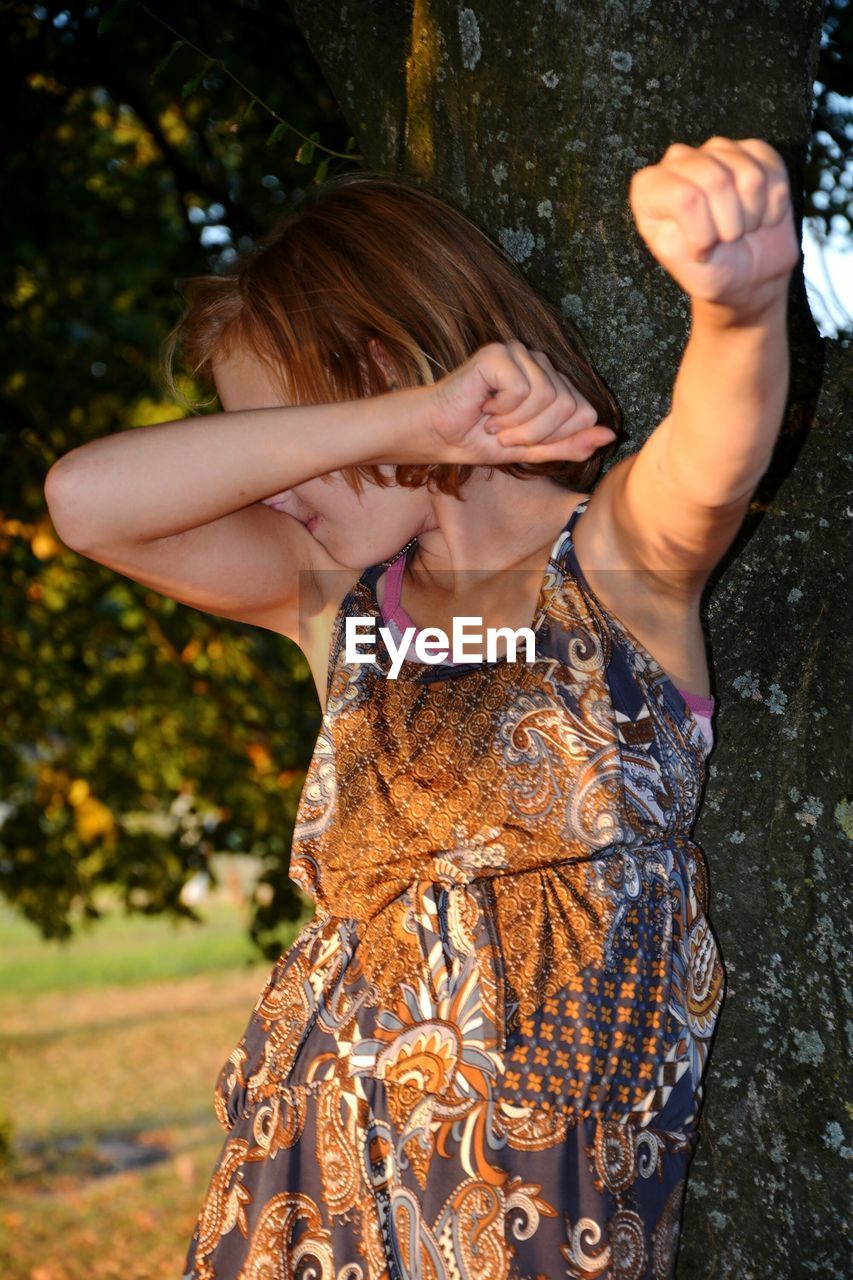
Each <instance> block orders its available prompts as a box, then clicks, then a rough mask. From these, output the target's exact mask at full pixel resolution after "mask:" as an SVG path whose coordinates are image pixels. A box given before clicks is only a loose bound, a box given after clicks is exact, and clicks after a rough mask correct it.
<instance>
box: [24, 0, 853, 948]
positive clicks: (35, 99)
mask: <svg viewBox="0 0 853 1280" xmlns="http://www.w3.org/2000/svg"><path fill="white" fill-rule="evenodd" d="M3 12H4V17H5V28H6V40H5V57H6V72H5V81H6V83H7V84H8V85H9V87H10V88H9V91H10V94H11V103H10V110H9V111H8V112H7V119H8V120H11V121H14V128H13V129H12V130H11V131H10V135H9V137H8V150H7V156H8V158H7V162H6V172H7V178H8V182H7V192H8V195H7V199H6V201H5V202H4V206H3V219H4V241H5V248H6V254H5V258H4V264H3V268H2V270H3V296H4V300H5V302H6V314H5V319H4V335H5V352H6V361H5V369H4V373H3V381H2V389H1V390H0V396H2V401H1V402H2V428H0V431H2V435H0V440H2V451H3V466H2V470H0V553H1V554H2V556H3V559H4V568H5V574H4V582H5V584H6V589H5V590H4V591H3V593H2V596H0V627H2V639H3V644H2V667H0V685H1V686H2V692H0V709H1V710H2V714H0V777H2V791H1V792H0V806H2V807H1V808H0V821H2V827H0V890H2V893H3V894H4V896H5V898H6V899H7V900H8V901H9V902H10V903H12V904H14V905H15V906H16V907H17V908H18V909H19V910H20V911H21V912H22V913H23V914H25V915H26V916H27V917H28V918H29V919H30V920H31V921H33V922H35V923H36V924H37V925H38V926H39V927H40V928H41V929H42V931H43V933H44V935H45V937H48V938H57V939H58V938H63V937H67V936H70V934H72V933H73V931H74V929H75V927H76V926H78V925H79V924H80V923H81V922H84V921H85V920H86V919H87V918H91V917H94V916H96V915H97V912H98V908H97V905H96V899H97V896H98V892H99V890H100V889H101V888H102V887H105V886H108V887H110V888H111V889H115V890H117V891H118V893H119V895H120V898H121V900H123V902H124V903H125V904H126V907H127V909H128V910H131V911H144V912H153V913H158V912H169V913H172V914H174V915H183V916H186V915H193V914H194V913H193V909H192V908H191V907H190V906H188V905H186V904H185V903H184V902H183V901H182V900H181V896H180V895H181V889H182V887H183V885H184V883H185V882H186V881H187V879H188V878H189V877H190V876H191V875H192V874H193V873H194V872H196V871H197V870H198V869H200V868H202V867H204V866H205V865H206V863H207V859H208V856H209V854H210V853H211V852H213V851H214V850H232V851H240V852H251V853H254V854H256V855H258V856H260V857H261V858H262V859H263V861H264V874H263V875H262V878H261V881H260V883H259V887H258V890H257V892H256V902H255V904H254V921H253V925H252V935H253V937H254V938H255V940H256V942H257V943H258V946H259V947H260V948H261V949H262V951H263V953H264V954H265V955H266V956H268V957H270V958H275V957H276V956H277V955H278V954H279V951H280V936H279V933H278V931H277V930H278V926H280V924H281V922H282V921H283V920H285V919H293V918H295V917H296V916H298V915H299V913H300V912H301V911H304V909H305V906H306V903H305V900H304V899H302V898H301V895H300V893H299V891H298V890H297V889H296V887H295V886H294V885H293V884H292V883H291V882H290V881H289V880H288V879H287V862H288V853H289V847H290V838H291V833H292V824H293V818H294V814H295V808H296V802H297V799H298V796H299V792H300V788H301V784H302V779H303V776H304V769H305V767H306V765H307V762H308V759H309V758H310V753H311V749H312V746H313V743H314V739H315V737H316V732H317V729H318V726H319V721H320V710H319V706H318V702H317V698H316V693H315V690H314V685H313V681H312V679H311V675H310V672H309V670H308V666H307V664H306V662H305V660H304V658H303V657H302V654H301V652H300V651H299V649H298V648H297V646H296V645H294V644H292V643H291V642H290V641H288V640H286V639H283V638H280V637H277V636H275V635H273V634H272V633H270V632H264V631H261V630H258V629H253V628H249V627H245V626H240V625H239V624H236V623H230V622H226V621H223V620H221V619H219V618H215V617H213V616H211V615H206V614H203V613H201V612H198V611H194V610H191V609H189V608H186V607H184V606H181V605H178V604H176V603H175V602H174V601H170V600H168V599H166V598H164V597H162V596H159V595H157V594H156V593H153V592H150V591H147V590H145V589H144V588H142V587H140V586H138V585H137V584H136V583H134V582H132V581H130V580H129V579H125V578H122V577H121V575H119V574H116V573H115V572H113V571H111V570H107V569H104V568H102V567H100V566H98V565H96V564H94V563H92V562H91V561H87V560H85V559H84V558H82V557H80V556H78V555H76V554H74V553H73V552H70V551H68V550H67V549H66V548H65V547H64V546H63V545H62V544H60V543H59V542H58V541H57V539H56V538H55V536H54V535H53V533H52V529H51V525H50V521H49V518H48V515H47V512H46V508H45V504H44V497H43V488H42V486H43V482H44V477H45V475H46V472H47V470H48V469H49V467H50V466H51V464H52V463H53V462H54V461H55V460H56V459H57V458H58V457H59V456H61V455H62V454H64V453H66V452H68V451H69V450H70V449H72V448H74V447H75V446H77V445H80V444H82V443H84V442H85V441H87V440H90V439H93V438H95V437H98V436H102V435H105V434H107V433H111V432H115V431H119V430H124V429H127V428H128V427H131V426H133V425H137V424H139V425H142V424H146V423H153V422H162V421H169V420H171V419H175V418H179V417H182V416H184V411H183V410H182V409H181V408H180V407H179V406H176V405H174V404H171V403H169V402H168V400H167V399H165V398H164V394H163V391H162V389H161V383H160V377H159V369H158V357H159V350H160V344H161V342H162V340H163V338H164V337H165V335H166V333H167V332H168V330H169V328H170V327H171V326H172V324H173V323H174V322H175V320H176V319H177V316H178V314H179V312H180V305H181V304H180V298H179V296H178V293H177V291H176V283H177V281H178V280H180V279H181V278H183V277H186V276H189V275H192V274H196V273H198V272H206V271H211V270H213V271H216V270H218V269H221V268H222V267H223V266H224V265H225V264H227V263H228V262H229V261H230V260H231V259H232V258H233V257H234V256H235V254H237V253H239V252H242V251H244V250H245V249H247V248H248V247H250V246H251V245H252V244H253V243H254V242H255V240H256V239H257V238H258V236H259V235H260V234H262V233H263V232H264V231H265V230H266V229H267V228H268V227H269V226H270V225H271V224H272V223H273V222H274V221H276V219H277V218H278V217H280V216H281V214H282V212H284V211H285V210H286V209H287V208H289V207H293V206H296V205H298V203H299V201H300V199H301V198H303V197H304V190H305V187H306V185H307V184H309V183H312V182H318V181H322V180H323V178H324V177H325V176H326V175H327V174H330V173H334V172H339V171H341V170H346V169H351V168H353V167H354V166H357V165H358V164H359V162H360V159H361V158H360V157H359V156H357V155H356V154H355V140H354V139H353V138H352V137H351V135H350V131H349V129H348V127H347V124H346V122H345V120H344V118H343V115H342V113H341V111H340V110H339V108H338V107H337V105H336V103H335V101H334V100H333V98H332V96H331V94H330V91H329V89H328V88H327V86H326V84H325V81H324V79H323V77H322V75H321V74H320V72H319V70H318V67H317V64H316V62H315V60H314V58H313V56H312V54H311V52H310V50H309V48H308V46H307V44H306V43H305V40H304V39H303V37H302V36H301V35H300V32H299V29H298V28H297V26H296V24H295V22H294V20H293V18H292V17H291V16H290V14H289V13H288V11H286V10H285V9H284V8H283V7H281V6H278V5H271V4H265V3H262V0H242V2H241V0H199V2H198V3H195V4H193V5H192V6H184V7H180V6H174V5H172V6H166V5H163V4H159V5H157V6H156V7H155V6H154V5H146V4H142V3H137V2H136V0H118V3H115V4H113V5H112V6H105V5H103V4H101V5H83V4H73V5H48V4H36V5H30V4H6V5H4V6H3ZM852 44H853V38H851V10H850V8H849V6H848V5H847V4H841V3H837V2H836V3H831V4H828V5H827V7H826V10H825V27H824V40H823V45H822V50H821V64H820V70H819V83H818V86H817V96H816V112H815V119H814V128H815V134H814V140H813V146H812V151H811V155H810V167H809V170H808V182H809V190H808V191H807V193H806V206H805V213H806V215H807V216H810V217H814V218H815V219H816V220H818V222H820V221H821V220H823V222H824V223H825V224H828V220H829V219H830V218H832V217H833V216H837V215H846V216H847V217H848V218H849V217H850V216H851V188H850V170H849V167H848V162H849V154H850V135H851V133H853V124H851V119H850V112H849V106H850V104H849V101H848V102H847V103H846V104H845V103H844V102H843V101H842V99H841V98H840V97H838V95H840V94H850V93H851V90H853V86H851V60H850V50H851V45H852ZM197 390H198V389H197V388H193V387H191V386H190V385H189V383H188V382H187V384H186V391H187V393H188V394H190V395H194V394H196V393H197ZM216 407H218V406H217V405H216V403H215V402H214V403H212V404H211V405H209V406H208V408H210V409H214V408H216ZM188 483H190V480H189V478H188Z"/></svg>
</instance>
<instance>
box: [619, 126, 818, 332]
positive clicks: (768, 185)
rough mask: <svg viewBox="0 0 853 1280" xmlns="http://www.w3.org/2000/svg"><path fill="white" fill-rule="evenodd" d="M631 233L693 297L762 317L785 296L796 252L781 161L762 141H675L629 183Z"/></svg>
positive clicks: (787, 191) (749, 139)
mask: <svg viewBox="0 0 853 1280" xmlns="http://www.w3.org/2000/svg"><path fill="white" fill-rule="evenodd" d="M630 200H631V209H632V211H633V214H634V220H635V222H636V224H637V230H638V231H639V233H640V235H641V236H642V238H643V240H644V241H645V242H646V244H647V245H648V247H649V249H650V251H651V252H652V253H653V254H654V256H655V257H656V258H657V260H658V262H660V263H661V265H662V266H664V267H665V268H666V270H667V271H668V272H669V274H670V275H671V276H672V278H673V279H674V280H675V281H676V283H677V284H679V285H680V286H681V288H682V289H684V291H685V292H686V293H689V294H690V295H691V297H694V298H699V299H702V300H703V301H706V302H713V303H719V304H721V305H723V306H726V307H730V308H732V309H734V310H735V311H738V312H740V311H743V312H745V313H750V312H759V311H761V310H762V309H763V307H765V306H767V305H769V304H770V303H772V302H774V301H775V300H777V299H778V298H779V297H780V296H783V295H785V294H786V293H787V289H788V277H789V275H790V273H791V271H792V270H793V268H794V266H795V265H796V264H797V262H798V261H799V256H800V249H799V245H798V243H797V235H796V230H795V227H794V217H793V211H792V208H791V190H790V184H789V181H788V172H787V169H786V168H785V162H784V160H783V159H782V157H781V156H780V155H779V152H778V151H776V150H774V148H773V147H771V146H770V144H769V143H767V142H763V141H762V140H761V139H760V138H744V139H742V140H740V141H734V140H732V139H731V138H720V137H713V138H709V139H708V140H707V142H703V143H702V145H701V147H689V146H687V144H686V143H683V142H674V143H673V144H672V146H670V147H667V149H666V151H665V153H664V156H663V159H662V160H661V161H660V163H659V164H655V165H648V166H647V167H646V168H645V169H640V170H638V172H636V173H635V174H634V175H633V177H632V178H631V188H630Z"/></svg>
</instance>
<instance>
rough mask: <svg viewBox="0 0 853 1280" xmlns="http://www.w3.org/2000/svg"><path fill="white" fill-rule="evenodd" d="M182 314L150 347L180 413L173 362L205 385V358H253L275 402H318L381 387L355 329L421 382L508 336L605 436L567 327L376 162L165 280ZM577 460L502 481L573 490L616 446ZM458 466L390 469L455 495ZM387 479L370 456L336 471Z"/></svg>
mask: <svg viewBox="0 0 853 1280" xmlns="http://www.w3.org/2000/svg"><path fill="white" fill-rule="evenodd" d="M180 284H181V290H182V294H183V297H184V301H185V304H186V305H185V310H184V313H183V315H182V316H181V318H180V320H179V321H178V323H177V324H176V325H175V327H174V328H173V329H172V331H171V333H170V334H169V335H168V337H167V339H166V341H165V343H164V346H163V350H162V361H163V372H164V379H165V383H166V386H167V388H168V391H169V394H170V395H172V396H173V397H175V399H176V400H177V401H178V402H179V403H182V404H184V405H186V406H187V407H188V408H196V407H197V406H196V405H193V404H191V403H190V402H189V401H187V400H186V399H185V398H184V397H183V395H182V394H181V393H180V391H179V390H178V387H177V385H176V382H175V372H174V366H175V360H176V353H177V350H178V348H180V357H181V361H182V363H183V364H184V366H185V368H186V369H187V371H188V372H190V373H191V374H192V375H193V377H194V378H196V379H200V380H201V381H202V382H203V383H207V384H209V385H210V386H211V387H212V388H213V389H214V391H215V383H214V378H213V364H214V360H215V359H220V358H222V359H227V358H228V356H229V354H230V353H231V352H232V350H233V349H234V348H235V346H236V347H237V348H238V349H239V350H241V351H245V352H247V353H249V354H251V355H252V356H253V357H254V358H256V359H258V360H260V361H261V362H263V363H264V364H265V365H266V366H268V368H269V369H270V371H271V374H272V377H273V381H274V384H275V385H277V386H278V387H280V388H281V390H282V393H283V396H284V399H285V403H291V404H329V403H332V402H334V401H342V400H354V399H357V398H359V397H361V396H364V395H365V394H367V395H379V394H383V393H386V392H387V391H388V387H389V384H388V381H387V375H386V374H385V373H384V372H383V370H382V368H381V366H380V365H378V364H377V362H376V361H375V360H374V358H373V355H372V353H371V352H370V350H369V347H368V345H367V344H368V339H369V338H371V337H372V338H378V339H379V341H380V342H381V344H382V346H383V347H384V349H385V352H386V353H387V358H388V361H389V364H390V366H391V368H392V370H393V373H392V375H391V382H392V385H393V384H396V385H397V386H399V387H415V386H422V385H424V384H429V383H434V382H436V381H437V380H438V379H439V378H440V377H442V376H444V375H445V374H446V373H449V372H450V371H451V370H453V369H455V368H457V367H458V366H459V365H460V364H463V363H464V362H465V360H467V359H468V358H469V357H470V356H471V355H473V353H474V352H475V351H476V350H478V348H480V347H482V346H485V345H486V344H487V343H490V342H510V341H512V340H514V339H517V340H518V341H520V342H523V343H524V344H525V346H526V347H527V348H528V349H529V350H534V351H537V350H538V351H544V352H545V354H546V355H547V356H548V357H549V359H550V360H551V363H552V364H553V366H554V368H555V369H557V370H558V371H559V372H561V373H563V374H565V376H566V377H567V378H568V379H569V381H570V382H571V383H572V384H573V386H574V387H576V388H577V390H578V391H580V392H581V394H582V395H583V396H585V397H586V399H587V400H588V401H589V402H590V404H591V405H592V406H593V407H594V409H595V411H596V413H597V415H598V421H599V422H600V423H601V424H602V425H604V426H609V427H612V428H613V429H614V430H615V431H617V432H620V431H621V427H622V419H621V412H620V409H619V406H618V404H617V402H616V400H615V398H614V397H613V395H612V394H611V393H610V391H609V390H608V388H607V387H606V386H605V384H604V382H603V381H602V379H601V378H600V377H599V375H598V374H597V372H596V371H595V369H594V367H593V363H592V359H591V357H590V355H589V352H588V350H587V348H586V345H585V343H584V341H583V338H582V337H581V335H580V333H579V332H578V330H577V329H576V328H575V326H574V325H573V324H572V323H571V322H570V321H569V320H567V319H565V318H563V317H562V316H560V314H559V313H558V312H557V310H556V308H555V307H554V306H552V305H551V304H550V303H549V302H548V301H546V300H545V299H543V298H541V297H540V296H539V295H538V294H537V293H536V291H535V290H534V289H533V288H532V286H531V285H530V284H529V283H528V282H527V280H526V279H525V277H524V275H523V274H522V272H521V271H520V270H519V268H518V267H517V266H516V265H515V263H514V262H512V260H511V259H510V258H509V257H508V256H507V255H506V254H505V253H504V252H503V250H502V249H501V248H500V247H499V246H497V245H496V244H495V243H494V242H493V241H492V240H491V239H490V238H489V237H488V236H487V235H486V234H485V233H484V232H483V231H481V230H480V228H479V227H477V226H476V225H475V223H474V222H472V221H471V219H470V218H469V217H468V216H467V215H465V214H463V213H462V212H461V211H459V210H458V209H456V208H454V207H453V205H451V204H450V203H448V202H447V201H445V200H443V199H440V198H439V197H438V196H436V195H433V194H431V193H430V192H429V191H426V190H423V189H422V188H421V187H419V186H416V185H415V183H414V181H413V180H411V179H409V178H405V177H400V176H393V177H392V176H389V175H387V174H384V173H380V172H365V171H363V170H362V171H357V172H350V173H345V174H340V175H337V176H335V177H333V178H331V179H329V180H327V181H326V182H324V183H323V184H321V185H319V186H316V187H310V188H308V191H307V193H306V196H305V198H304V200H303V202H302V204H301V205H300V206H299V207H298V208H297V209H296V210H295V211H294V212H293V213H291V214H289V215H287V216H286V217H285V218H284V219H283V220H282V221H281V222H280V223H279V224H278V225H276V226H275V227H274V228H273V229H272V230H271V231H269V232H268V233H267V234H266V235H265V236H264V237H263V239H262V240H261V241H260V242H259V243H258V244H257V245H256V246H255V247H254V248H252V249H251V250H249V251H248V252H247V253H245V254H244V255H242V256H241V257H239V258H237V259H236V260H235V261H234V262H233V263H229V264H228V266H227V268H226V269H225V271H224V272H223V273H222V274H219V275H201V276H195V277H192V278H190V279H188V280H183V281H181V282H180ZM617 444H618V441H611V442H610V443H608V444H606V445H603V446H602V447H601V448H599V449H597V450H596V452H595V453H594V454H593V455H592V457H590V458H589V459H587V460H585V461H582V462H573V461H571V460H566V461H563V460H557V461H552V462H541V463H519V462H515V463H507V464H503V465H501V466H499V467H498V468H497V469H498V470H500V471H504V472H507V473H509V474H511V475H515V476H518V477H522V478H523V477H526V476H531V475H542V474H544V475H548V476H550V477H551V478H552V479H553V480H554V481H555V482H556V483H557V484H559V485H562V486H565V487H566V488H568V489H574V490H581V491H583V492H588V491H589V490H590V489H591V487H592V485H593V484H594V483H595V481H596V480H597V478H598V476H599V473H600V471H601V468H602V465H603V463H604V462H605V461H606V459H607V458H608V457H609V456H610V454H611V453H612V452H613V451H614V450H615V449H616V448H617ZM473 470H474V468H473V466H467V465H466V466H459V465H456V464H450V463H434V464H430V465H418V466H414V465H402V464H401V465H399V466H398V467H397V468H396V472H395V477H396V483H398V484H400V485H403V486H407V487H409V488H415V487H418V486H420V485H422V484H432V485H433V487H434V488H435V489H437V490H439V491H440V492H442V493H447V494H453V495H454V496H459V488H460V486H461V485H462V484H464V483H465V481H466V480H467V479H468V477H469V476H470V474H471V473H472V471H473ZM343 473H344V476H345V478H346V480H347V482H348V483H349V484H350V485H351V487H352V488H354V489H355V490H357V491H360V490H361V482H360V477H361V476H367V477H369V478H370V479H371V480H372V481H374V483H376V484H380V485H384V484H387V483H394V481H393V480H391V479H390V478H388V477H386V476H385V475H383V473H382V472H380V471H379V469H378V468H377V467H375V466H370V465H367V464H365V465H360V466H356V467H350V468H345V469H343Z"/></svg>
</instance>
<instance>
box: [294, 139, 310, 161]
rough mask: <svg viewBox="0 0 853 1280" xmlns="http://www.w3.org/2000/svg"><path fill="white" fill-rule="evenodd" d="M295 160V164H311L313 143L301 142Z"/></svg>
mask: <svg viewBox="0 0 853 1280" xmlns="http://www.w3.org/2000/svg"><path fill="white" fill-rule="evenodd" d="M295 158H296V163H297V164H311V162H312V160H313V159H314V143H313V142H303V143H302V146H301V147H300V148H299V150H298V151H297V153H296V157H295Z"/></svg>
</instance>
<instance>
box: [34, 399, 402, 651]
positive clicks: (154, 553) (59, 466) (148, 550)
mask: <svg viewBox="0 0 853 1280" xmlns="http://www.w3.org/2000/svg"><path fill="white" fill-rule="evenodd" d="M414 390H415V391H417V390H418V389H417V388H416V389H414ZM412 391H413V389H411V388H405V389H403V390H401V391H395V392H390V393H388V394H387V395H380V396H373V397H366V398H364V399H362V400H357V401H354V402H352V403H343V404H340V403H339V404H333V405H305V406H295V407H284V406H282V407H279V408H262V409H248V410H240V411H233V412H229V413H220V414H211V415H209V416H207V417H203V418H192V419H188V420H182V421H179V422H174V423H164V424H161V425H157V426H153V427H137V428H134V429H132V430H129V431H125V432H122V433H120V434H118V435H113V436H107V437H104V438H102V439H99V440H94V441H92V442H91V443H90V444H86V445H83V446H81V447H80V448H78V449H75V450H72V452H71V453H69V454H66V455H65V456H64V457H63V458H61V459H60V460H59V462H58V463H56V464H55V465H54V467H52V468H51V471H50V472H49V474H48V479H47V482H46V484H45V494H46V497H47V501H48V506H49V508H50V514H51V518H52V520H53V523H54V526H55V528H56V530H57V533H58V534H59V536H60V537H61V538H62V539H63V541H64V542H65V543H67V545H68V546H70V547H72V548H73V549H75V550H77V551H79V552H80V554H81V555H85V556H87V557H88V558H89V559H91V560H95V561H97V562H99V563H100V564H104V565H106V566H107V567H108V568H110V569H115V570H116V571H117V572H118V573H122V574H125V575H126V576H127V577H129V578H132V579H134V581H136V582H139V583H141V584H142V586H145V587H149V588H151V589H153V590H154V591H158V592H160V593H161V595H165V596H169V597H170V598H171V599H173V600H177V601H178V602H179V603H181V604H185V605H189V606H191V607H192V608H196V609H200V610H203V611H204V612H207V613H212V614H216V615H217V616H219V617H223V618H229V619H231V620H233V621H236V622H245V623H248V624H250V625H252V626H259V627H265V628H267V629H269V630H271V631H275V632H277V633H279V634H281V635H286V636H289V637H290V638H291V639H292V640H294V641H295V642H296V643H297V644H302V642H303V634H302V630H301V627H302V624H303V623H304V622H305V620H306V617H307V615H308V614H309V613H310V614H313V613H315V612H321V611H322V610H323V609H324V608H325V606H326V605H327V604H328V603H329V601H328V600H327V599H326V594H328V593H331V592H333V591H334V590H335V589H338V590H339V593H340V594H339V598H342V596H343V594H344V593H345V591H346V590H347V587H348V586H349V585H351V584H350V583H348V582H347V583H343V582H341V580H340V574H339V573H337V574H336V573H332V572H329V571H330V570H334V569H340V566H338V565H337V564H336V562H335V561H334V560H333V559H332V557H331V556H329V555H328V553H327V552H326V551H325V548H324V547H323V546H322V545H321V544H320V543H318V542H317V541H316V540H315V539H314V538H313V537H312V536H311V534H310V533H309V532H308V530H307V529H305V527H304V526H303V525H302V523H301V522H300V521H299V520H297V519H296V518H295V517H294V516H291V515H288V514H285V513H283V512H278V511H274V510H273V509H272V508H271V507H268V506H265V505H264V504H263V503H262V502H260V501H259V500H258V499H260V498H264V497H269V496H270V495H271V494H273V493H276V492H279V491H281V490H283V489H286V488H288V487H290V486H293V485H296V484H299V483H300V482H301V481H304V480H306V479H308V478H311V477H313V476H315V475H317V474H325V473H327V472H328V471H332V470H335V469H336V468H338V467H341V466H346V465H348V464H352V463H363V462H367V463H371V462H374V461H376V460H377V456H376V455H380V456H379V458H378V461H380V462H381V461H384V458H385V457H386V456H388V455H389V454H395V455H401V454H404V453H406V452H407V450H408V451H410V452H411V456H412V459H413V460H416V459H417V446H418V441H419V424H420V418H419V417H418V415H417V414H416V413H415V412H414V405H415V400H414V399H413V395H412ZM302 570H305V571H307V575H306V576H305V577H304V578H303V577H301V576H300V572H301V571H302ZM318 570H322V571H324V572H321V573H319V574H318V573H317V572H316V571H318ZM307 597H310V598H307Z"/></svg>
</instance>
